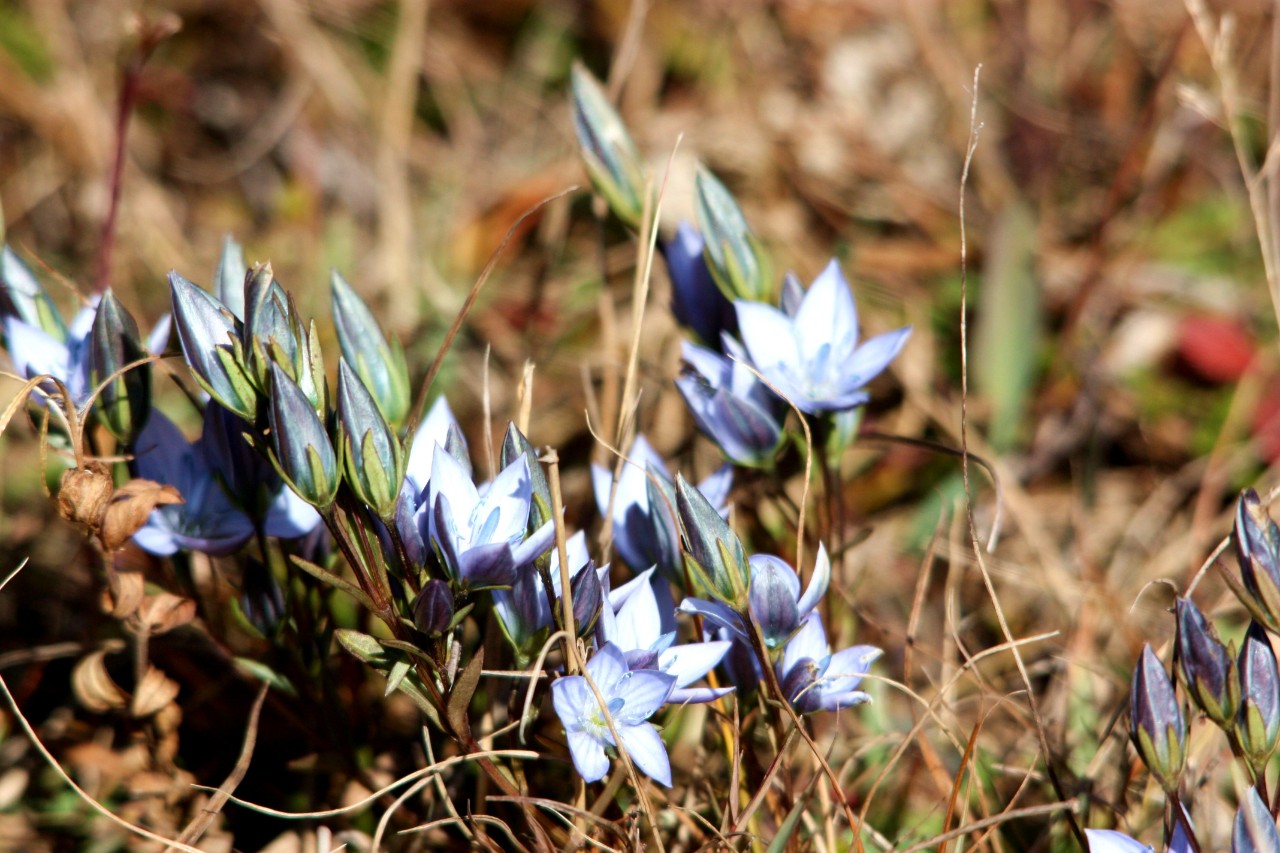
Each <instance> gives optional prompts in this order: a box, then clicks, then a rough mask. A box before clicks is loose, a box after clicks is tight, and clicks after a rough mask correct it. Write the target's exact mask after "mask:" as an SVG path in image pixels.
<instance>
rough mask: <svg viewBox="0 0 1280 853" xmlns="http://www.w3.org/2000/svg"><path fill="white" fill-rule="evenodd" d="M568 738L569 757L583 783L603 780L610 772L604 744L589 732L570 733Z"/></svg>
mask: <svg viewBox="0 0 1280 853" xmlns="http://www.w3.org/2000/svg"><path fill="white" fill-rule="evenodd" d="M591 701H592V702H594V701H595V700H594V699H592V700H591ZM567 738H568V741H569V755H570V756H571V757H572V758H573V766H574V767H575V768H576V769H577V771H578V775H579V776H581V777H582V781H584V782H599V781H600V780H601V779H603V778H604V777H605V774H606V773H608V772H609V757H608V756H606V755H605V754H604V744H602V743H601V742H600V741H598V740H596V739H595V738H594V737H592V736H591V735H590V734H588V733H587V732H569V733H568V734H567Z"/></svg>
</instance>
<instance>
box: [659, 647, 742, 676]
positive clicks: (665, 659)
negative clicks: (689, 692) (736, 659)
mask: <svg viewBox="0 0 1280 853" xmlns="http://www.w3.org/2000/svg"><path fill="white" fill-rule="evenodd" d="M732 645H733V643H731V642H729V641H728V640H712V641H710V642H706V643H684V644H682V645H679V646H672V647H671V648H669V649H667V650H666V651H664V652H663V653H662V654H660V655H658V668H659V669H661V670H662V671H663V672H665V673H666V674H667V675H673V676H675V679H676V687H688V686H689V685H690V684H693V682H695V681H697V680H698V679H699V678H702V677H703V676H704V675H706V674H707V673H708V672H710V671H711V670H713V669H715V667H716V664H718V663H720V661H721V660H723V659H724V656H725V655H726V654H728V653H729V647H730V646H732Z"/></svg>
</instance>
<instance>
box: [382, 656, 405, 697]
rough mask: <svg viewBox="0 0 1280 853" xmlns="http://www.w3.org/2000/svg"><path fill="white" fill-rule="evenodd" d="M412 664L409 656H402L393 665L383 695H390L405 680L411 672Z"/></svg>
mask: <svg viewBox="0 0 1280 853" xmlns="http://www.w3.org/2000/svg"><path fill="white" fill-rule="evenodd" d="M409 670H410V666H409V659H408V658H400V659H399V660H397V661H396V662H395V663H393V664H392V665H391V672H390V674H389V675H387V689H386V690H384V691H383V692H382V695H383V696H384V697H385V696H390V695H391V694H392V693H394V692H395V691H396V690H397V689H398V688H399V687H400V685H401V684H402V683H403V682H404V677H405V676H406V675H408V674H409Z"/></svg>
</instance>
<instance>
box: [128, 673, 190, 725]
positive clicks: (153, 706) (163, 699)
mask: <svg viewBox="0 0 1280 853" xmlns="http://www.w3.org/2000/svg"><path fill="white" fill-rule="evenodd" d="M178 689H179V688H178V682H176V681H174V680H173V679H171V678H169V677H168V676H166V675H165V674H164V673H163V672H161V671H160V670H158V669H156V668H155V667H154V666H149V667H147V674H146V675H144V676H142V681H141V682H140V683H139V684H138V687H137V689H136V690H135V691H134V694H133V703H132V704H131V705H130V708H129V713H131V714H133V716H135V717H149V716H151V715H152V714H154V713H156V712H157V711H159V710H160V709H162V708H164V707H165V706H167V705H168V704H169V703H170V702H172V701H173V700H174V699H177V698H178Z"/></svg>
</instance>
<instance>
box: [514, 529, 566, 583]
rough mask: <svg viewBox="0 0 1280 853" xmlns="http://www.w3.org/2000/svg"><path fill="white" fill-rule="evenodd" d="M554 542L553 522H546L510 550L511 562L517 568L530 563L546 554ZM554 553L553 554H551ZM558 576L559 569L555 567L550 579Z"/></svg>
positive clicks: (554, 530)
mask: <svg viewBox="0 0 1280 853" xmlns="http://www.w3.org/2000/svg"><path fill="white" fill-rule="evenodd" d="M555 541H556V526H555V522H551V521H548V522H546V523H544V524H543V525H542V526H541V527H539V528H538V529H537V530H535V531H533V533H532V534H531V535H530V536H529V538H528V539H525V540H524V541H523V542H521V543H520V544H519V545H517V546H516V547H514V548H511V562H512V563H513V564H514V565H515V566H516V567H517V568H518V567H520V566H526V565H528V564H529V563H532V562H533V561H534V560H536V559H537V558H538V557H540V556H542V555H543V554H544V553H546V551H547V549H548V548H552V547H553V546H554V545H555ZM508 547H509V548H510V546H508ZM553 553H554V552H553ZM559 576H560V567H559V566H556V568H555V570H554V571H553V573H552V577H559Z"/></svg>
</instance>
